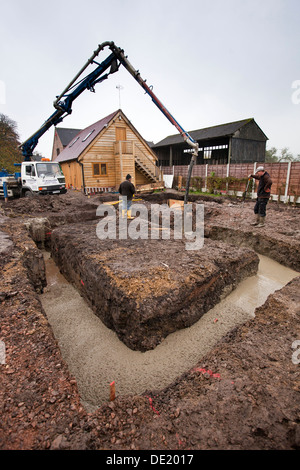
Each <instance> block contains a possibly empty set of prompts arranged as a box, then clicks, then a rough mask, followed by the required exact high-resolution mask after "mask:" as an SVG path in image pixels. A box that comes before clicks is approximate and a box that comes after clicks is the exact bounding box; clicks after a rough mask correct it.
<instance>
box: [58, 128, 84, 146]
mask: <svg viewBox="0 0 300 470" xmlns="http://www.w3.org/2000/svg"><path fill="white" fill-rule="evenodd" d="M80 131H81V129H68V128H67V127H56V128H55V132H56V133H57V135H58V137H59V139H60V141H61V143H62V146H63V147H66V146H67V145H68V144H69V143H70V142H71V140H72V139H74V137H75V136H76V135H77V134H78V133H79V132H80Z"/></svg>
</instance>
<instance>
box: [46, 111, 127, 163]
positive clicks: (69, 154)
mask: <svg viewBox="0 0 300 470" xmlns="http://www.w3.org/2000/svg"><path fill="white" fill-rule="evenodd" d="M117 113H118V111H115V112H114V113H111V114H109V115H108V116H106V117H105V118H103V119H100V121H97V122H95V123H94V124H91V125H90V126H88V127H86V128H85V129H83V130H82V131H80V132H79V133H78V134H77V135H76V136H75V137H74V138H73V140H71V142H70V143H69V145H67V147H65V148H64V150H63V151H62V152H61V153H60V154H59V155H58V157H57V158H56V159H55V161H56V162H58V163H62V162H67V161H69V160H76V159H77V158H78V157H79V156H80V155H81V154H82V152H83V151H84V150H85V149H86V148H87V147H88V146H89V145H90V143H91V142H92V141H93V140H94V139H95V138H96V137H97V136H98V135H99V134H100V132H101V131H102V129H104V127H105V126H107V125H108V123H109V122H110V121H111V120H112V119H113V118H114V116H115V115H116V114H117Z"/></svg>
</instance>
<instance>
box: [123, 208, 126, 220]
mask: <svg viewBox="0 0 300 470" xmlns="http://www.w3.org/2000/svg"><path fill="white" fill-rule="evenodd" d="M122 219H126V210H124V209H122Z"/></svg>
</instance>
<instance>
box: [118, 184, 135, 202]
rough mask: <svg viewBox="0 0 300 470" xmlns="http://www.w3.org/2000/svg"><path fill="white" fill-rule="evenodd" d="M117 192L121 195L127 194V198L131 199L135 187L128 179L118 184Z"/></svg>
mask: <svg viewBox="0 0 300 470" xmlns="http://www.w3.org/2000/svg"><path fill="white" fill-rule="evenodd" d="M119 193H120V194H121V196H127V199H128V200H129V201H131V199H132V198H133V195H134V193H135V187H134V185H133V184H132V183H130V181H128V180H126V181H123V183H121V184H120V187H119Z"/></svg>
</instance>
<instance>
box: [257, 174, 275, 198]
mask: <svg viewBox="0 0 300 470" xmlns="http://www.w3.org/2000/svg"><path fill="white" fill-rule="evenodd" d="M252 176H253V178H255V179H257V180H259V183H258V188H257V197H265V198H269V197H270V195H271V186H272V180H271V177H270V175H269V173H267V172H266V171H265V172H264V174H263V175H262V176H261V177H259V176H256V175H252Z"/></svg>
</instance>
